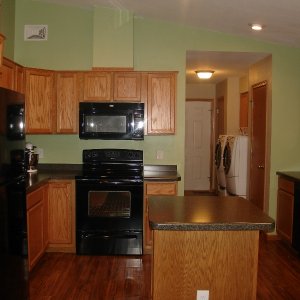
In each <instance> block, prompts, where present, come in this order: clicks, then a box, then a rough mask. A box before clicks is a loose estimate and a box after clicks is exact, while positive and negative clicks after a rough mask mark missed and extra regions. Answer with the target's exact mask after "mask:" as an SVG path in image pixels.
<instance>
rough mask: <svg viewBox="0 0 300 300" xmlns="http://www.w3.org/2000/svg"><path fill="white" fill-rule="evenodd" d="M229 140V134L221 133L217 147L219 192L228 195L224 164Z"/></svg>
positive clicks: (216, 164) (216, 159)
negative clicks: (224, 155) (225, 149)
mask: <svg viewBox="0 0 300 300" xmlns="http://www.w3.org/2000/svg"><path fill="white" fill-rule="evenodd" d="M226 141H227V135H220V136H219V138H218V141H217V144H216V149H215V167H216V174H217V182H218V193H219V194H220V195H226V178H225V172H224V166H223V154H224V148H225V145H226Z"/></svg>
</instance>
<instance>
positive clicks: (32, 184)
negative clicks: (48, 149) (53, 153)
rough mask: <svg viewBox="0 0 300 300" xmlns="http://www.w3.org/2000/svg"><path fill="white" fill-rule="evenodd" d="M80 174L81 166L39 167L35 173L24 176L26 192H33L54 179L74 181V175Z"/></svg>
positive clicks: (49, 165) (54, 165)
mask: <svg viewBox="0 0 300 300" xmlns="http://www.w3.org/2000/svg"><path fill="white" fill-rule="evenodd" d="M79 174H81V165H72V164H44V165H39V167H38V171H37V172H36V173H29V174H28V175H27V176H26V192H27V193H30V192H32V191H33V190H35V189H37V188H38V187H40V186H41V185H42V184H44V183H46V182H47V181H48V180H55V179H75V176H76V175H79Z"/></svg>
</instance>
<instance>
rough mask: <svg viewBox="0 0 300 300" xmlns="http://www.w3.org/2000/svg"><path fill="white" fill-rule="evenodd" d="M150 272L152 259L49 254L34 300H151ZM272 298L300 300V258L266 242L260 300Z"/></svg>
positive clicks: (33, 280)
mask: <svg viewBox="0 0 300 300" xmlns="http://www.w3.org/2000/svg"><path fill="white" fill-rule="evenodd" d="M150 269H151V256H150V255H144V256H142V257H128V256H76V255H74V254H67V253H46V254H45V256H44V257H43V258H42V259H41V261H40V262H39V264H38V265H37V266H36V267H35V268H34V270H33V271H32V272H31V274H30V300H50V299H51V300H68V299H72V300H73V299H76V300H77V299H78V300H150V299H151V298H150V289H151V286H150V285H151V283H150V281H151V278H150ZM271 299H272V300H281V299H282V300H296V299H300V256H299V255H298V254H297V253H295V252H294V251H293V250H291V249H290V248H289V247H288V246H286V245H285V244H284V243H283V242H281V241H265V240H261V243H260V250H259V271H258V285H257V300H271ZM230 300H235V299H230Z"/></svg>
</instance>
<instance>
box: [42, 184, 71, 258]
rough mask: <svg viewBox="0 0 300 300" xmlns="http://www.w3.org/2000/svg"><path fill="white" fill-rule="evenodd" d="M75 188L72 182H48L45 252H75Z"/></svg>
mask: <svg viewBox="0 0 300 300" xmlns="http://www.w3.org/2000/svg"><path fill="white" fill-rule="evenodd" d="M74 191H75V187H74V181H73V180H58V181H50V182H49V189H48V205H49V207H48V211H49V212H48V228H49V245H48V249H47V251H60V252H75V192H74Z"/></svg>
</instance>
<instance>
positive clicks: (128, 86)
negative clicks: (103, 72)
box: [113, 72, 142, 102]
mask: <svg viewBox="0 0 300 300" xmlns="http://www.w3.org/2000/svg"><path fill="white" fill-rule="evenodd" d="M141 88H142V74H141V73H140V72H116V73H114V97H113V99H114V101H125V102H141V99H142V98H141V95H142V92H141Z"/></svg>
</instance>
